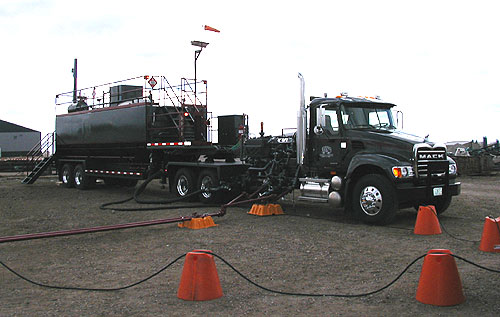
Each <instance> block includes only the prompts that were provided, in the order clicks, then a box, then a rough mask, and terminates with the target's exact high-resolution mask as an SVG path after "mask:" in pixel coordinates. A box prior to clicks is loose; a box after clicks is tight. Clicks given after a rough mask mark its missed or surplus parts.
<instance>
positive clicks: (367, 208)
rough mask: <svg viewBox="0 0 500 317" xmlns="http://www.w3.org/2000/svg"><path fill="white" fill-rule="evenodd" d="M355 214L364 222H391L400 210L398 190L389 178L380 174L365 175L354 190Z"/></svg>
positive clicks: (353, 207)
mask: <svg viewBox="0 0 500 317" xmlns="http://www.w3.org/2000/svg"><path fill="white" fill-rule="evenodd" d="M352 209H353V213H354V215H355V216H356V217H357V218H358V219H360V220H361V221H363V222H367V223H375V224H387V223H390V222H391V221H392V220H393V219H394V216H395V215H396V212H397V210H398V202H397V197H396V191H395V190H394V187H393V186H392V184H391V183H390V182H389V180H388V179H387V178H386V177H384V176H382V175H379V174H368V175H365V176H363V177H362V178H360V179H359V180H358V182H357V183H356V184H355V185H354V189H353V192H352Z"/></svg>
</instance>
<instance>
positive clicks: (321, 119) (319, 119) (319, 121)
mask: <svg viewBox="0 0 500 317" xmlns="http://www.w3.org/2000/svg"><path fill="white" fill-rule="evenodd" d="M325 124H326V120H325V108H324V107H323V106H321V107H319V108H318V109H317V110H316V125H319V126H322V127H324V126H325Z"/></svg>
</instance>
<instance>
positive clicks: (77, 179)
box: [75, 171, 83, 186]
mask: <svg viewBox="0 0 500 317" xmlns="http://www.w3.org/2000/svg"><path fill="white" fill-rule="evenodd" d="M82 177H83V176H82V172H80V171H76V173H75V184H76V185H77V186H80V184H81V183H82Z"/></svg>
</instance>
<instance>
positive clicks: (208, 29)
mask: <svg viewBox="0 0 500 317" xmlns="http://www.w3.org/2000/svg"><path fill="white" fill-rule="evenodd" d="M203 27H204V28H205V30H206V31H212V32H217V33H220V31H219V30H217V29H216V28H213V27H211V26H208V25H204V26H203Z"/></svg>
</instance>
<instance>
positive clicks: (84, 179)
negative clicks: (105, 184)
mask: <svg viewBox="0 0 500 317" xmlns="http://www.w3.org/2000/svg"><path fill="white" fill-rule="evenodd" d="M73 182H74V183H75V187H76V188H78V189H82V190H83V189H88V188H90V187H92V185H94V184H95V178H93V177H90V176H88V175H87V173H85V170H84V169H83V165H82V164H78V165H77V166H76V167H75V170H74V171H73Z"/></svg>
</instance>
